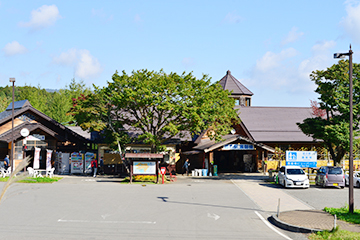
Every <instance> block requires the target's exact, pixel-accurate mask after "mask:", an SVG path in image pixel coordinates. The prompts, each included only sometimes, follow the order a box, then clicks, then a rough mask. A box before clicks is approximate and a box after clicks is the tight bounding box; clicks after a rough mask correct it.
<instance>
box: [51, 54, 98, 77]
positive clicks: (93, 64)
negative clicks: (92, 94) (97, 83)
mask: <svg viewBox="0 0 360 240" xmlns="http://www.w3.org/2000/svg"><path fill="white" fill-rule="evenodd" d="M53 62H54V63H56V64H60V65H65V66H71V67H73V68H74V71H75V76H76V77H79V78H80V79H90V78H94V77H97V76H98V75H99V74H100V73H101V72H102V71H103V69H102V67H101V64H100V63H99V61H98V60H97V58H95V57H94V56H92V55H91V54H90V52H89V50H86V49H80V50H78V49H74V48H73V49H70V50H68V51H67V52H63V53H61V54H60V55H59V56H58V57H54V58H53Z"/></svg>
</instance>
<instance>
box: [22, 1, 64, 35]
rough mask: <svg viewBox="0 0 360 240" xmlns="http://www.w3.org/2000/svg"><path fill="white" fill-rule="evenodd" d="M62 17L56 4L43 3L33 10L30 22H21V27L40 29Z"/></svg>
mask: <svg viewBox="0 0 360 240" xmlns="http://www.w3.org/2000/svg"><path fill="white" fill-rule="evenodd" d="M60 18H61V15H60V13H59V9H58V8H57V6H55V5H51V6H48V5H43V6H41V7H39V8H38V9H36V10H32V11H31V18H30V21H29V22H20V23H19V26H20V27H29V28H31V29H32V30H34V31H35V30H40V29H43V28H46V27H49V26H51V25H54V24H55V22H56V21H57V20H58V19H60Z"/></svg>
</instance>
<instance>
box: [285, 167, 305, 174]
mask: <svg viewBox="0 0 360 240" xmlns="http://www.w3.org/2000/svg"><path fill="white" fill-rule="evenodd" d="M286 173H287V174H289V175H298V174H305V172H304V171H303V170H302V169H296V168H295V169H291V168H290V169H287V170H286Z"/></svg>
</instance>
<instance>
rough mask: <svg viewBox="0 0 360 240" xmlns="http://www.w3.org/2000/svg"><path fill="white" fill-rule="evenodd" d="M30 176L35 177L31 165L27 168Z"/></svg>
mask: <svg viewBox="0 0 360 240" xmlns="http://www.w3.org/2000/svg"><path fill="white" fill-rule="evenodd" d="M27 170H28V172H29V176H30V177H36V174H35V170H34V169H33V168H32V167H28V168H27Z"/></svg>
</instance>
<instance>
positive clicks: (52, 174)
mask: <svg viewBox="0 0 360 240" xmlns="http://www.w3.org/2000/svg"><path fill="white" fill-rule="evenodd" d="M54 171H55V168H54V167H53V168H51V169H49V170H46V176H47V177H50V178H52V177H54Z"/></svg>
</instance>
